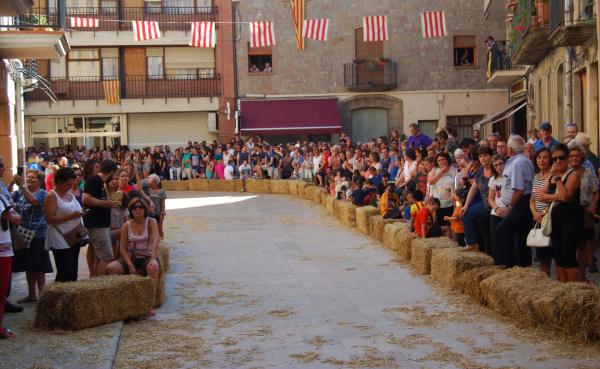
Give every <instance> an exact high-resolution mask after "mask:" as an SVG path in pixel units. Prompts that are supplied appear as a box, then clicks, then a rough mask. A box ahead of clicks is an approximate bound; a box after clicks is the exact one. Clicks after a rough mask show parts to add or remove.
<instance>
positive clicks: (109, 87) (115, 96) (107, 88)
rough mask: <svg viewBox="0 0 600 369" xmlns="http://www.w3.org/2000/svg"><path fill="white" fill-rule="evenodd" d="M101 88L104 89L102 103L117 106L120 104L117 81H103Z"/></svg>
mask: <svg viewBox="0 0 600 369" xmlns="http://www.w3.org/2000/svg"><path fill="white" fill-rule="evenodd" d="M102 86H103V87H104V101H106V103H107V104H119V103H120V102H121V94H120V91H119V90H120V88H119V80H118V79H113V80H107V81H103V82H102Z"/></svg>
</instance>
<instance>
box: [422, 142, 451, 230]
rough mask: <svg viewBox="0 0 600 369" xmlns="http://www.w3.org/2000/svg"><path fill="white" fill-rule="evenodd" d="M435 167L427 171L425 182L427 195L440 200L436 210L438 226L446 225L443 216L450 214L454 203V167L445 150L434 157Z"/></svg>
mask: <svg viewBox="0 0 600 369" xmlns="http://www.w3.org/2000/svg"><path fill="white" fill-rule="evenodd" d="M435 161H436V167H435V168H434V169H433V170H432V171H431V172H429V174H428V176H427V184H428V187H429V190H428V194H427V195H428V197H430V198H431V197H435V198H437V199H438V200H440V208H439V210H438V211H437V212H436V215H435V219H436V224H437V225H438V226H440V227H443V226H447V225H448V222H447V221H445V220H444V217H446V216H447V217H450V216H452V213H453V211H454V203H453V199H452V187H453V186H454V178H455V177H456V169H455V168H454V167H453V166H452V163H451V161H450V156H449V155H448V154H447V153H445V152H440V153H438V154H437V155H436V157H435Z"/></svg>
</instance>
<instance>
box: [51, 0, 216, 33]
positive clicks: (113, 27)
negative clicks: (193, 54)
mask: <svg viewBox="0 0 600 369" xmlns="http://www.w3.org/2000/svg"><path fill="white" fill-rule="evenodd" d="M147 4H155V3H147ZM156 4H158V5H159V6H158V7H151V6H148V5H146V6H145V7H137V8H131V7H108V6H100V7H68V8H66V15H67V17H82V18H86V17H87V18H96V19H99V20H100V25H99V27H98V28H93V29H89V30H95V31H130V30H131V22H129V21H133V20H140V21H144V20H145V21H157V22H161V24H160V29H161V31H172V30H177V31H188V30H189V28H190V25H189V22H203V21H216V20H217V16H218V9H217V7H210V6H209V7H167V6H160V5H161V3H160V2H157V3H156ZM42 13H44V16H45V17H46V18H47V19H49V20H51V21H53V22H54V21H57V20H58V16H57V13H56V8H48V9H47V10H46V11H45V12H42ZM119 20H124V21H125V22H119ZM67 25H68V26H70V24H69V23H68V22H67ZM84 30H85V29H84Z"/></svg>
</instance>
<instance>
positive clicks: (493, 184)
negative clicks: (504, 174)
mask: <svg viewBox="0 0 600 369" xmlns="http://www.w3.org/2000/svg"><path fill="white" fill-rule="evenodd" d="M503 183H504V179H503V178H500V179H496V178H494V177H491V178H490V182H489V185H488V187H489V188H493V189H494V191H496V192H495V194H496V198H495V199H494V202H495V203H496V206H498V207H500V208H505V207H506V206H507V205H508V204H506V203H505V202H504V201H503V200H502V196H501V194H502V184H503ZM510 196H511V197H512V190H510ZM491 214H492V215H495V216H498V214H496V210H494V209H492V212H491Z"/></svg>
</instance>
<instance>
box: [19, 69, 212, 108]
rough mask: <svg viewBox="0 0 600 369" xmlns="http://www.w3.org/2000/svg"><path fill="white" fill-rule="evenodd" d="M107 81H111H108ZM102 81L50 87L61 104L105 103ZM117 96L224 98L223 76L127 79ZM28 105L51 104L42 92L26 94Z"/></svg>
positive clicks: (76, 80) (79, 80) (76, 81)
mask: <svg viewBox="0 0 600 369" xmlns="http://www.w3.org/2000/svg"><path fill="white" fill-rule="evenodd" d="M107 80H108V79H107ZM107 80H104V81H103V80H102V77H71V78H68V79H64V78H63V79H52V80H51V81H50V87H51V89H52V92H54V94H55V95H56V97H57V98H58V100H104V99H105V88H110V87H109V86H108V84H105V83H104V82H105V81H107ZM119 87H120V88H119V91H118V94H119V95H120V97H121V99H154V98H189V97H217V96H219V95H220V94H221V81H220V76H219V75H218V74H217V75H214V76H208V75H207V76H202V75H201V76H199V78H198V76H196V75H193V76H191V75H190V76H186V75H178V76H176V77H175V76H169V77H167V78H161V79H151V78H148V76H126V77H124V78H123V79H122V80H121V83H120V86H119ZM25 100H26V101H48V100H49V98H48V96H47V95H46V94H45V93H44V92H43V91H40V90H35V91H32V92H28V93H26V94H25Z"/></svg>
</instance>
